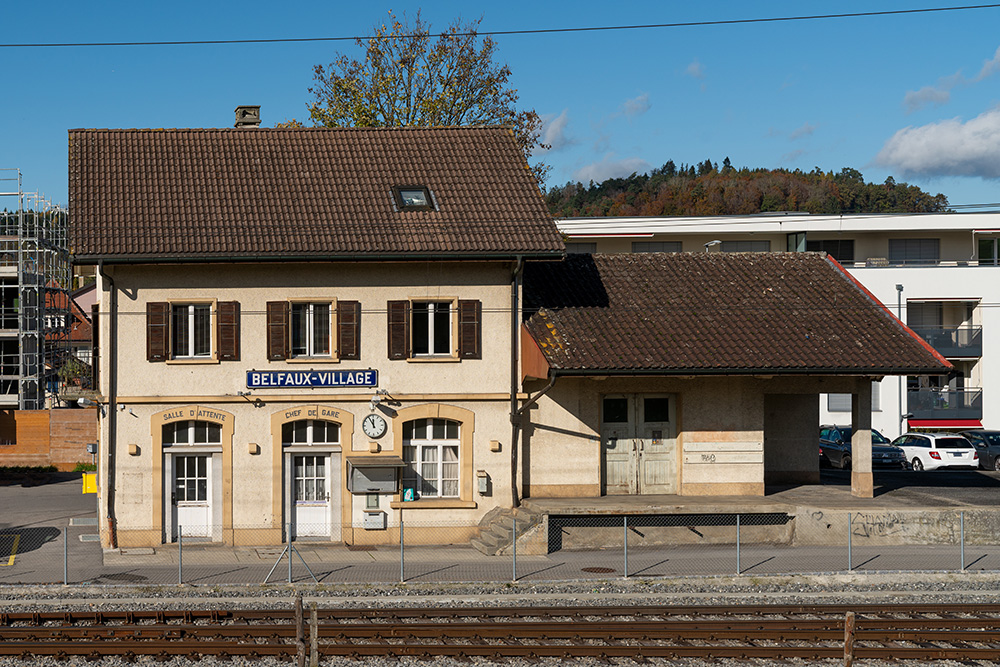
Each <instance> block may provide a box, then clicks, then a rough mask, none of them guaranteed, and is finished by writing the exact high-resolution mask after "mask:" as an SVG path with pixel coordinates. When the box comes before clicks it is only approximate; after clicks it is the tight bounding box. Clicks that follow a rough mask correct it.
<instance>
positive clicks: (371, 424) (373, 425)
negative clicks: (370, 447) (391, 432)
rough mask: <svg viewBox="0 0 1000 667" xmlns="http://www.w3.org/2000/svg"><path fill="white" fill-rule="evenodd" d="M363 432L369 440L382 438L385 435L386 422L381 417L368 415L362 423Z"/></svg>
mask: <svg viewBox="0 0 1000 667" xmlns="http://www.w3.org/2000/svg"><path fill="white" fill-rule="evenodd" d="M361 430H362V431H364V432H365V435H367V436H368V437H369V438H381V437H382V436H383V435H385V420H384V419H382V416H381V415H368V416H367V417H365V420H364V421H363V422H361Z"/></svg>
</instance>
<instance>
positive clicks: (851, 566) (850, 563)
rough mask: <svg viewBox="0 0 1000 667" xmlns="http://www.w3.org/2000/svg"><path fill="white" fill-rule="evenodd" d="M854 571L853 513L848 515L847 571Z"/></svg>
mask: <svg viewBox="0 0 1000 667" xmlns="http://www.w3.org/2000/svg"><path fill="white" fill-rule="evenodd" d="M853 569H854V559H853V558H851V513H850V512H848V513H847V571H848V572H850V571H852V570H853Z"/></svg>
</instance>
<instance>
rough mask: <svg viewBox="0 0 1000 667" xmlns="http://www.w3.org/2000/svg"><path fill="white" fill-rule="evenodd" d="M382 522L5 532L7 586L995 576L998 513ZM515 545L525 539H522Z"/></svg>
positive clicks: (391, 517) (2, 549)
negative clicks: (848, 574) (931, 574)
mask: <svg viewBox="0 0 1000 667" xmlns="http://www.w3.org/2000/svg"><path fill="white" fill-rule="evenodd" d="M420 514H421V513H420V512H419V511H416V510H407V511H406V512H403V511H402V510H395V511H394V512H392V513H391V514H387V515H386V517H385V519H384V520H383V522H382V523H375V524H373V523H371V522H370V521H363V522H360V523H356V524H352V525H335V524H331V523H330V522H322V523H315V524H308V523H301V522H300V523H293V524H285V525H280V526H226V527H222V528H218V527H211V528H207V527H206V526H204V525H189V526H185V525H183V524H180V525H177V526H172V527H170V529H169V530H165V529H164V528H162V527H148V528H135V527H131V528H130V529H128V530H126V529H124V528H122V527H120V526H119V527H118V529H117V530H115V531H114V532H109V530H108V529H107V527H103V526H98V525H96V522H93V523H91V524H90V525H70V526H65V527H61V528H58V527H49V526H35V525H32V526H24V527H17V526H14V527H7V528H3V529H0V584H69V585H73V584H97V585H121V584H133V585H134V584H151V585H152V584H156V585H162V584H190V585H206V584H279V583H313V582H315V583H318V584H339V583H352V584H367V583H371V584H392V583H398V582H406V583H434V582H468V581H472V582H508V581H529V582H530V581H553V580H587V579H595V580H597V579H613V578H621V577H676V576H694V575H726V574H740V575H765V574H797V573H802V574H808V573H827V572H886V571H888V572H896V571H935V572H942V571H952V572H969V571H998V570H1000V531H998V530H997V528H998V526H997V523H998V522H1000V514H998V513H996V512H991V511H988V510H968V511H958V510H955V511H935V512H926V511H898V510H878V511H874V512H870V513H865V512H846V511H821V510H808V509H806V510H803V511H802V512H800V513H799V514H798V515H792V514H785V513H780V512H779V513H747V514H743V513H738V514H736V513H734V514H670V515H641V514H636V515H600V516H593V515H528V514H523V513H517V512H514V513H507V514H505V515H504V516H503V517H501V518H500V519H497V518H493V519H492V520H491V521H490V522H484V524H483V525H475V524H469V523H463V522H445V521H426V520H421V519H420ZM515 536H516V539H514V537H515Z"/></svg>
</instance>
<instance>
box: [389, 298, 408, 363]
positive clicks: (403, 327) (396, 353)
mask: <svg viewBox="0 0 1000 667" xmlns="http://www.w3.org/2000/svg"><path fill="white" fill-rule="evenodd" d="M388 310H389V358H390V359H409V358H410V302H409V301H390V302H389V308H388Z"/></svg>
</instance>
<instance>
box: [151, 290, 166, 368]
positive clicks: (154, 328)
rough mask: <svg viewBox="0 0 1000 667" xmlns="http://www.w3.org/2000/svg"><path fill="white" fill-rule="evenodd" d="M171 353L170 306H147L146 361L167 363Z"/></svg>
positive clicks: (163, 304)
mask: <svg viewBox="0 0 1000 667" xmlns="http://www.w3.org/2000/svg"><path fill="white" fill-rule="evenodd" d="M169 351H170V304H169V303H147V304H146V359H147V360H149V361H166V360H167V355H168V354H169Z"/></svg>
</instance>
